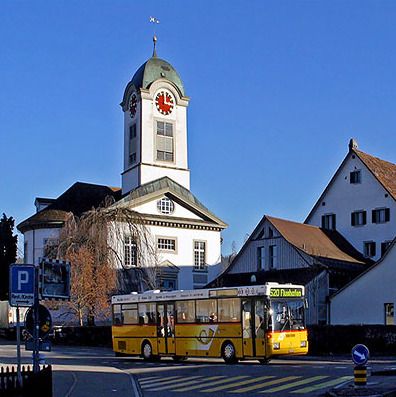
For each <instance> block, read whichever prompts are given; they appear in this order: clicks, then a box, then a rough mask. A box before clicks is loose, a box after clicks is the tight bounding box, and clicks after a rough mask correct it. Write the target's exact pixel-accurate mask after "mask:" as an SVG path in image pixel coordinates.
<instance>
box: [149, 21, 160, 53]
mask: <svg viewBox="0 0 396 397" xmlns="http://www.w3.org/2000/svg"><path fill="white" fill-rule="evenodd" d="M150 23H153V24H154V25H158V24H159V23H160V21H159V19H158V18H156V17H150ZM153 43H154V48H153V57H156V56H157V50H156V48H155V47H156V45H157V36H156V34H155V28H154V35H153Z"/></svg>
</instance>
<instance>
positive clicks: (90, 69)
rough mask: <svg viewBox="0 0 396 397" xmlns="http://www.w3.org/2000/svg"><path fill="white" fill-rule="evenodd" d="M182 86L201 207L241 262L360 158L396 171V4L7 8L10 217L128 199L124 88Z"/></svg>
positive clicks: (3, 188) (2, 122)
mask: <svg viewBox="0 0 396 397" xmlns="http://www.w3.org/2000/svg"><path fill="white" fill-rule="evenodd" d="M151 15H154V16H156V17H157V18H158V19H159V20H160V24H159V25H157V26H156V33H157V36H158V47H157V48H158V56H160V57H161V58H163V59H166V60H167V61H169V62H170V63H171V64H172V65H173V66H174V67H175V68H176V70H177V71H178V72H179V74H180V76H181V78H182V80H183V83H184V85H185V89H186V94H187V95H188V96H190V97H191V102H190V106H189V113H188V139H189V166H190V169H191V190H192V192H193V193H194V194H195V195H196V196H197V197H198V198H199V199H200V200H201V201H202V202H203V203H204V204H205V205H206V206H207V207H208V208H209V209H211V210H212V211H213V212H214V213H216V215H218V216H219V217H220V218H222V219H224V220H225V221H226V222H227V223H228V224H229V228H228V229H227V230H226V231H225V232H224V233H223V237H224V243H223V253H225V254H227V253H229V252H230V251H231V246H232V242H233V241H235V243H236V246H237V248H240V247H241V245H242V244H243V241H244V239H245V237H246V235H247V234H248V233H251V232H252V230H253V228H254V227H255V225H256V224H257V223H258V222H259V220H260V218H261V217H262V216H263V215H264V214H270V215H273V216H278V217H282V218H286V219H291V220H296V221H303V220H304V219H305V217H306V215H307V214H308V212H309V211H310V209H311V208H312V206H313V205H314V203H315V201H316V200H317V198H318V197H319V195H320V193H321V192H322V190H323V189H324V187H325V186H326V185H327V183H328V181H329V179H330V178H331V176H332V175H333V173H334V171H335V170H336V168H337V167H338V165H339V164H340V163H341V161H342V159H343V158H344V156H345V154H346V153H347V145H348V140H349V139H350V138H351V137H354V138H356V139H357V141H358V142H359V148H360V149H361V150H363V151H366V152H368V153H370V154H373V155H376V156H378V157H381V158H383V159H386V160H389V161H392V162H396V154H395V149H396V140H395V132H396V112H395V103H396V89H395V87H396V73H395V70H396V51H395V48H394V46H395V42H396V29H395V20H396V2H395V1H390V0H389V1H381V0H375V1H374V0H373V1H368V0H356V1H352V0H349V1H348V0H343V1H337V0H333V1H331V2H329V1H297V0H290V1H279V0H274V1H262V0H251V1H246V0H240V1H236V0H235V1H233V0H228V1H213V0H211V1H210V0H200V1H196V2H188V1H178V0H172V1H168V2H165V1H149V0H145V1H140V0H128V1H127V0H111V1H110V0H107V1H104V0H78V1H77V0H67V1H66V0H56V1H53V0H47V1H44V0H36V1H34V2H32V1H27V0H26V1H25V0H24V1H22V0H2V1H1V2H0V37H1V40H0V148H1V156H0V170H1V179H0V213H2V212H5V213H6V214H7V215H8V216H13V217H14V218H15V219H16V222H17V223H19V222H21V221H22V220H23V219H25V218H27V217H28V216H30V215H32V214H33V213H34V210H35V209H34V205H33V202H34V199H35V197H37V196H39V197H57V196H59V195H60V194H61V193H62V192H63V191H65V190H66V189H67V188H68V187H70V186H71V185H72V184H73V183H74V182H76V181H83V182H91V183H97V184H106V185H112V186H120V184H121V176H120V173H121V172H122V146H123V142H122V134H123V130H122V123H123V117H122V111H121V108H120V106H119V103H120V102H121V99H122V95H123V91H124V88H125V86H126V84H127V83H128V81H129V80H130V79H131V78H132V76H133V74H134V72H135V71H136V69H137V68H138V67H139V66H140V65H141V64H142V63H144V62H145V61H146V60H147V59H148V58H149V57H150V56H151V53H152V35H153V28H154V25H153V24H149V16H151Z"/></svg>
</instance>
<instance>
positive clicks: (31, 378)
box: [0, 365, 52, 397]
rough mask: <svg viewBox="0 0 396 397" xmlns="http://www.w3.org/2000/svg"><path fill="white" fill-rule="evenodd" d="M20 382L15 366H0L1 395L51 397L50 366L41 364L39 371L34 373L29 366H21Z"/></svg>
mask: <svg viewBox="0 0 396 397" xmlns="http://www.w3.org/2000/svg"><path fill="white" fill-rule="evenodd" d="M21 378H22V379H21V384H20V383H19V382H18V374H17V370H16V367H13V366H12V367H5V368H4V367H1V369H0V395H1V397H28V396H36V395H37V396H40V397H52V367H51V365H47V366H43V367H42V368H40V372H38V373H34V372H33V370H32V368H31V367H30V366H26V367H25V366H23V367H22V371H21Z"/></svg>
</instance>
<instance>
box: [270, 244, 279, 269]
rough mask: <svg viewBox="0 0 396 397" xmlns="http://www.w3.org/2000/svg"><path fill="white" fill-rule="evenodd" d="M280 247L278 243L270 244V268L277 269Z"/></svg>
mask: <svg viewBox="0 0 396 397" xmlns="http://www.w3.org/2000/svg"><path fill="white" fill-rule="evenodd" d="M277 248H278V247H277V246H276V245H270V246H269V255H268V259H269V268H270V269H275V268H276V266H277V265H278V249H277Z"/></svg>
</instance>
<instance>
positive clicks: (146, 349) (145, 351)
mask: <svg viewBox="0 0 396 397" xmlns="http://www.w3.org/2000/svg"><path fill="white" fill-rule="evenodd" d="M142 356H143V358H144V359H145V360H146V361H149V360H152V359H153V349H152V347H151V345H150V342H147V341H145V342H143V345H142Z"/></svg>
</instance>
